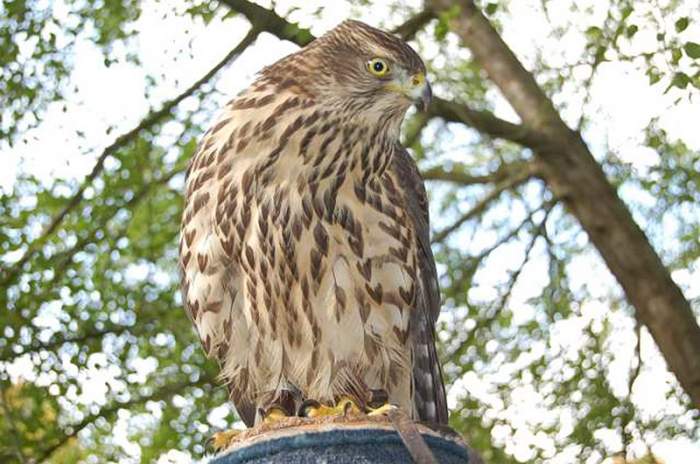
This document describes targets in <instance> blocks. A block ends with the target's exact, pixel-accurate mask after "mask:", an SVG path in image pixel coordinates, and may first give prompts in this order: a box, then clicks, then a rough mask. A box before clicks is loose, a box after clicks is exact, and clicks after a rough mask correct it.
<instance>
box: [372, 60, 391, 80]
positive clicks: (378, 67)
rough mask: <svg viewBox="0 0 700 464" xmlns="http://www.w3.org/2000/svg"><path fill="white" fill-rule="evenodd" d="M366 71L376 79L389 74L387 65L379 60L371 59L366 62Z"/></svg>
mask: <svg viewBox="0 0 700 464" xmlns="http://www.w3.org/2000/svg"><path fill="white" fill-rule="evenodd" d="M367 70H368V71H369V72H371V73H372V74H374V75H375V76H377V77H383V76H386V75H387V74H389V65H388V64H387V62H386V61H384V60H383V59H381V58H372V59H371V60H369V61H368V62H367Z"/></svg>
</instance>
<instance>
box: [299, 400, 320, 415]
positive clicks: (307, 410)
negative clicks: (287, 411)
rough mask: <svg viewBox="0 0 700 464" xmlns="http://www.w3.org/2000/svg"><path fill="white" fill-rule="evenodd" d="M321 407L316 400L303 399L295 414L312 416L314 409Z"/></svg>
mask: <svg viewBox="0 0 700 464" xmlns="http://www.w3.org/2000/svg"><path fill="white" fill-rule="evenodd" d="M320 408H321V403H319V402H318V401H316V400H304V402H303V403H301V405H299V409H298V410H297V416H299V417H312V415H313V414H314V411H318V410H319V409H320Z"/></svg>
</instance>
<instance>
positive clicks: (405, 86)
mask: <svg viewBox="0 0 700 464" xmlns="http://www.w3.org/2000/svg"><path fill="white" fill-rule="evenodd" d="M386 88H387V89H388V90H391V91H392V92H397V93H399V94H401V95H404V96H405V97H406V98H408V99H409V100H410V101H412V102H413V104H414V105H416V108H418V111H426V110H427V109H428V106H429V105H430V100H432V98H433V91H432V89H431V88H430V83H429V82H428V80H427V79H426V78H425V74H424V73H422V72H419V73H416V74H413V75H411V76H409V75H407V74H402V75H401V76H399V77H398V78H397V79H395V80H393V81H391V82H390V83H388V84H387V85H386Z"/></svg>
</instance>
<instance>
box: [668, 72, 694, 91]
mask: <svg viewBox="0 0 700 464" xmlns="http://www.w3.org/2000/svg"><path fill="white" fill-rule="evenodd" d="M688 84H690V77H688V75H687V74H685V73H682V72H677V73H676V74H675V75H674V76H673V79H672V80H671V83H670V84H669V86H668V87H667V88H666V92H668V91H669V90H670V89H671V87H678V88H679V89H685V88H686V87H688Z"/></svg>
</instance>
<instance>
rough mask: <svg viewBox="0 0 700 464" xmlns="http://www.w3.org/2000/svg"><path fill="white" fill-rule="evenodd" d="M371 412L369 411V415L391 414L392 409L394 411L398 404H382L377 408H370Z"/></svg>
mask: <svg viewBox="0 0 700 464" xmlns="http://www.w3.org/2000/svg"><path fill="white" fill-rule="evenodd" d="M368 409H369V412H368V413H367V415H368V416H385V415H387V414H389V412H390V411H393V410H394V409H398V408H397V407H396V406H394V405H393V404H389V403H385V404H383V405H381V406H379V407H378V408H376V409H372V408H368Z"/></svg>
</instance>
